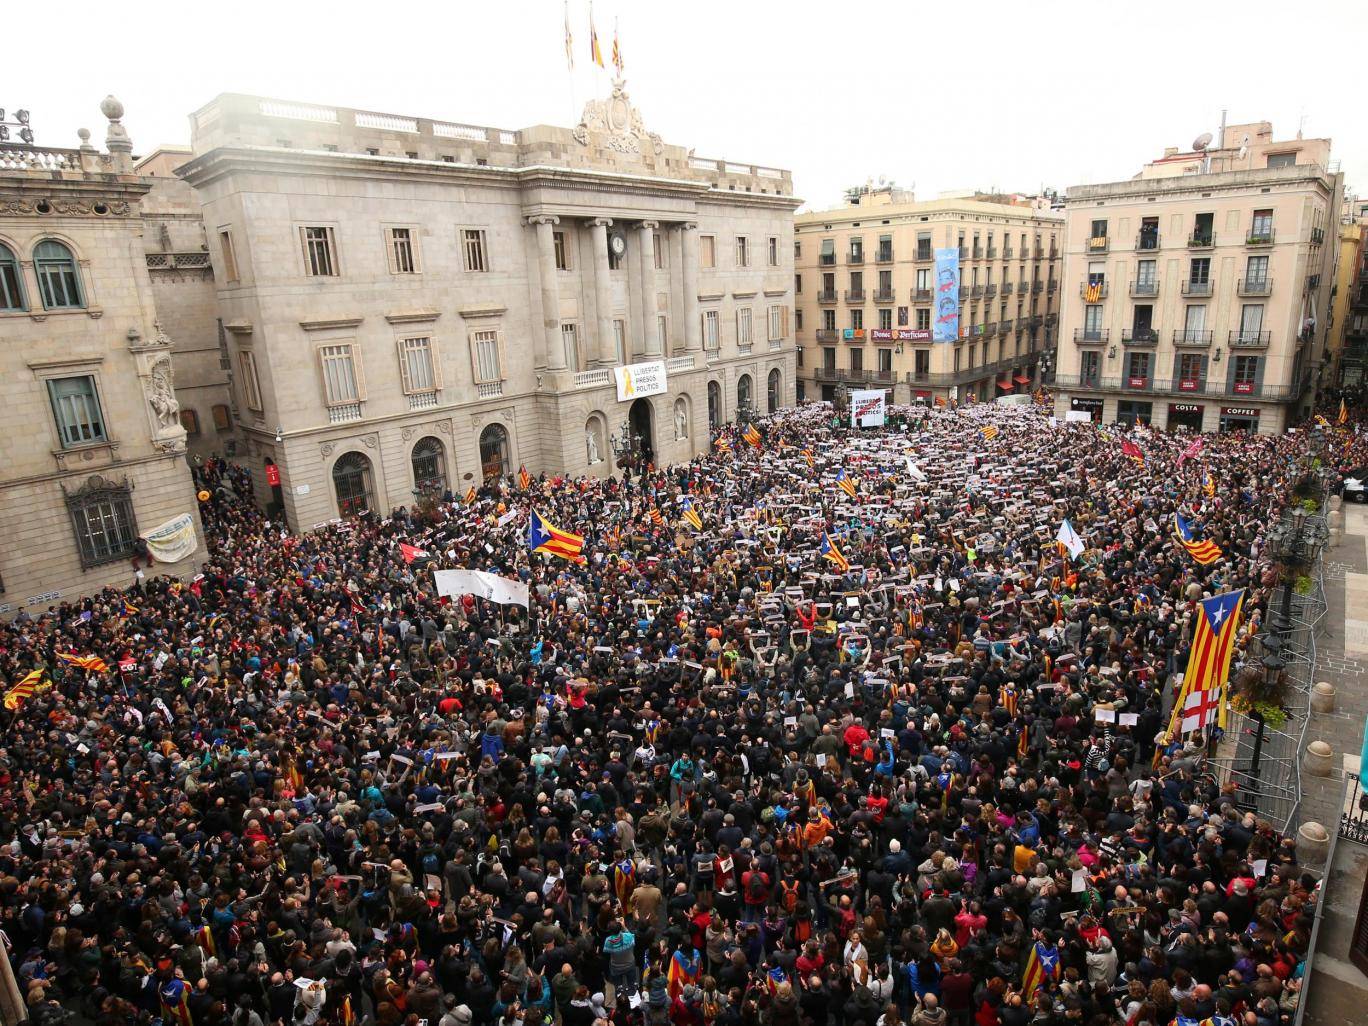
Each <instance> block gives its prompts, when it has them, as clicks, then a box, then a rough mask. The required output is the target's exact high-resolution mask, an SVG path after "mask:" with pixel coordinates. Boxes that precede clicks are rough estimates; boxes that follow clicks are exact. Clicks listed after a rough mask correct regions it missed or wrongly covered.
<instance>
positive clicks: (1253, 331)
mask: <svg viewBox="0 0 1368 1026" xmlns="http://www.w3.org/2000/svg"><path fill="white" fill-rule="evenodd" d="M1263 317H1264V308H1263V304H1262V303H1246V304H1245V305H1244V306H1242V307H1240V339H1241V341H1251V342H1253V341H1257V340H1258V338H1259V332H1261V331H1263Z"/></svg>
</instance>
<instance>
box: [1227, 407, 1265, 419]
mask: <svg viewBox="0 0 1368 1026" xmlns="http://www.w3.org/2000/svg"><path fill="white" fill-rule="evenodd" d="M1221 412H1222V413H1223V414H1228V415H1230V416H1232V417H1257V416H1258V415H1259V408H1258V407H1257V406H1222V407H1221Z"/></svg>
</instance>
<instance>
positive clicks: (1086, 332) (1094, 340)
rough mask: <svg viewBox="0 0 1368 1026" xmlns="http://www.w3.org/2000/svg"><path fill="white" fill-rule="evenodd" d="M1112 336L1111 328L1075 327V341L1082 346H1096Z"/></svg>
mask: <svg viewBox="0 0 1368 1026" xmlns="http://www.w3.org/2000/svg"><path fill="white" fill-rule="evenodd" d="M1109 338H1111V329H1110V328H1074V341H1075V342H1077V343H1078V344H1079V345H1080V346H1094V345H1098V344H1100V343H1102V342H1106V341H1107V340H1108V339H1109Z"/></svg>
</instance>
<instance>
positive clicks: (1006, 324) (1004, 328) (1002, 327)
mask: <svg viewBox="0 0 1368 1026" xmlns="http://www.w3.org/2000/svg"><path fill="white" fill-rule="evenodd" d="M998 331H1000V332H1002V333H1003V334H1004V335H1010V334H1011V333H1012V318H1010V317H1008V318H1007V319H1006V320H1005V321H1002V322H1000V323H999V324H998Z"/></svg>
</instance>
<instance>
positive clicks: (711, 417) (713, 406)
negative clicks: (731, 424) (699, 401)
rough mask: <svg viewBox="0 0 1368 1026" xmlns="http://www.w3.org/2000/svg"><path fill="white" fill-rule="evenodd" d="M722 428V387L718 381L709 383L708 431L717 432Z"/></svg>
mask: <svg viewBox="0 0 1368 1026" xmlns="http://www.w3.org/2000/svg"><path fill="white" fill-rule="evenodd" d="M721 426H722V386H721V385H719V384H718V383H717V382H716V381H709V382H708V429H709V430H710V431H716V430H717V429H718V428H720V427H721Z"/></svg>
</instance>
